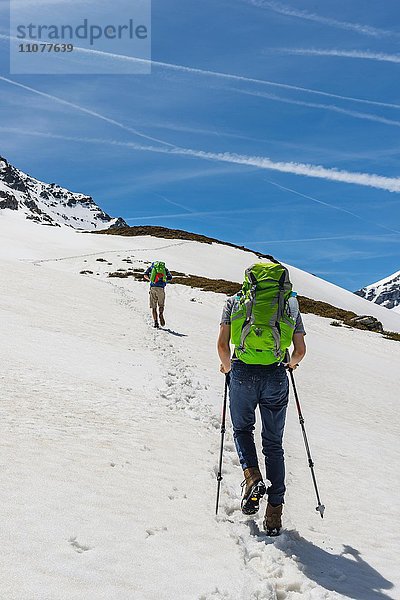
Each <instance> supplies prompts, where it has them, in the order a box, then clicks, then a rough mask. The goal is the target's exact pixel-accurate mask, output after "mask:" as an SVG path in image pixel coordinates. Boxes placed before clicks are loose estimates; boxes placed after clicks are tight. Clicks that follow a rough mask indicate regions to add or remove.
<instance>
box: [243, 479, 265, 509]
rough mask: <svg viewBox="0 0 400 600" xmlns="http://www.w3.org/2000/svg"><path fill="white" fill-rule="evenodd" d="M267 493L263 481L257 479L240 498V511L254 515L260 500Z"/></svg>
mask: <svg viewBox="0 0 400 600" xmlns="http://www.w3.org/2000/svg"><path fill="white" fill-rule="evenodd" d="M266 493H267V490H266V487H265V484H264V482H263V481H257V483H255V484H254V485H253V487H252V488H251V490H249V492H248V493H247V494H246V496H245V497H244V498H243V499H242V513H243V514H244V515H255V514H256V513H257V512H258V509H259V508H260V500H261V498H263V496H265V494H266Z"/></svg>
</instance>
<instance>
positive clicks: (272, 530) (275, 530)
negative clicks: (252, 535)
mask: <svg viewBox="0 0 400 600" xmlns="http://www.w3.org/2000/svg"><path fill="white" fill-rule="evenodd" d="M264 531H265V533H266V534H267V535H268V537H277V536H278V535H279V534H280V532H281V527H266V526H265V524H264Z"/></svg>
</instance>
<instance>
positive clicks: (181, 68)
mask: <svg viewBox="0 0 400 600" xmlns="http://www.w3.org/2000/svg"><path fill="white" fill-rule="evenodd" d="M0 39H5V40H10V36H6V35H2V34H0ZM74 52H81V53H84V54H88V55H89V56H90V55H98V56H102V57H103V58H104V59H107V58H108V59H110V60H121V61H129V62H135V63H139V64H146V65H150V66H151V67H158V68H160V69H165V70H171V71H175V72H179V73H187V74H192V75H201V76H204V77H212V78H217V79H222V80H231V81H240V82H242V83H253V84H259V85H266V86H271V87H277V88H281V89H284V90H293V91H296V92H304V93H307V94H316V95H318V96H324V97H326V98H336V99H337V100H346V101H349V102H357V103H359V104H369V105H372V106H381V107H384V108H395V109H400V104H395V103H392V102H379V101H378V100H369V99H367V98H357V97H355V96H344V95H342V94H333V93H331V92H324V91H323V90H318V89H315V88H306V87H302V86H299V85H291V84H288V83H280V82H278V81H270V80H268V79H257V78H254V77H246V76H244V75H235V74H232V73H223V72H220V71H210V70H205V69H198V68H196V67H188V66H185V65H177V64H173V63H166V62H161V61H156V60H150V59H144V58H136V57H134V56H126V55H124V54H114V53H112V52H103V51H102V50H94V49H90V48H81V47H79V46H74ZM237 91H238V92H241V91H242V90H237ZM162 143H163V144H167V142H164V141H163V142H162ZM167 145H168V144H167ZM171 145H172V144H171Z"/></svg>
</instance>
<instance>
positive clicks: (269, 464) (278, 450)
mask: <svg viewBox="0 0 400 600" xmlns="http://www.w3.org/2000/svg"><path fill="white" fill-rule="evenodd" d="M304 336H305V330H304V326H303V322H302V318H301V315H300V311H299V305H298V301H297V298H296V293H295V292H293V291H292V284H291V283H290V279H289V273H288V270H287V269H286V267H284V266H283V265H282V264H280V263H279V262H272V261H271V262H262V263H257V264H254V265H252V266H251V267H249V268H248V269H246V271H245V278H244V282H243V286H242V289H241V290H240V291H239V292H238V293H237V294H236V295H235V296H231V297H229V298H228V299H227V300H226V302H225V306H224V309H223V312H222V319H221V324H220V332H219V337H218V354H219V357H220V360H221V368H220V370H221V372H222V373H225V374H226V377H227V378H229V405H230V414H231V421H232V425H233V437H234V441H235V445H236V450H237V453H238V456H239V460H240V464H241V466H242V468H243V471H244V477H245V480H244V482H243V484H242V486H243V495H242V501H241V508H242V512H243V513H244V514H246V515H253V514H255V513H256V512H257V511H258V509H259V502H260V499H261V498H262V497H263V496H264V495H265V494H267V496H268V503H267V508H266V513H265V517H264V529H265V530H266V532H267V533H268V534H269V535H278V534H279V531H280V529H281V527H282V510H283V503H284V495H285V490H286V488H285V463H284V453H283V447H282V439H283V431H284V427H285V420H286V407H287V404H288V397H289V383H288V378H287V374H286V369H287V368H289V369H295V368H296V367H297V365H298V364H299V362H300V361H301V360H302V358H303V357H304V355H305V353H306V346H305V342H304ZM231 344H232V346H234V352H233V356H231V346H230V345H231ZM292 344H293V352H292V354H291V355H290V353H289V348H290V346H291V345H292ZM257 406H259V408H260V416H261V438H262V451H263V454H264V458H265V467H266V479H267V480H268V481H269V482H270V485H269V487H268V489H266V486H265V484H264V481H263V477H262V475H261V472H260V469H259V464H258V458H257V452H256V447H255V443H254V434H253V431H254V425H255V421H256V417H255V411H256V408H257Z"/></svg>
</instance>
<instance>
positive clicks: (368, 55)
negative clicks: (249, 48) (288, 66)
mask: <svg viewBox="0 0 400 600" xmlns="http://www.w3.org/2000/svg"><path fill="white" fill-rule="evenodd" d="M278 50H279V51H280V52H285V53H286V54H296V55H299V56H335V57H337V58H359V59H362V60H377V61H380V62H389V63H395V64H399V63H400V54H387V53H385V52H370V51H368V50H336V49H335V48H333V49H328V50H325V49H320V48H279V49H278Z"/></svg>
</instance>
